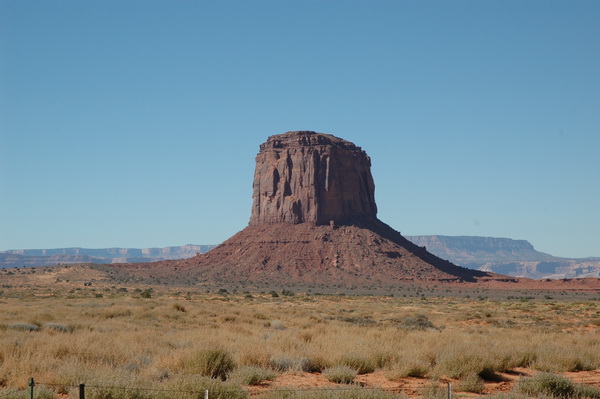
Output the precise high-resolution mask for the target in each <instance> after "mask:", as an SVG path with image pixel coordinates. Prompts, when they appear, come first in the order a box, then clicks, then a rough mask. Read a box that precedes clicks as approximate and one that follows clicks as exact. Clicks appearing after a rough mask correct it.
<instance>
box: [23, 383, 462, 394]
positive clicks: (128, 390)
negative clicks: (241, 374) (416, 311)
mask: <svg viewBox="0 0 600 399" xmlns="http://www.w3.org/2000/svg"><path fill="white" fill-rule="evenodd" d="M428 389H429V390H430V392H429V394H426V395H425V396H428V397H435V398H438V399H451V398H452V396H453V395H452V385H451V384H450V383H445V384H442V385H440V384H437V385H435V384H433V385H431V386H430V387H429V388H428ZM252 391H253V390H251V389H243V388H241V387H237V386H234V385H231V386H229V387H227V386H226V385H223V386H222V387H218V388H216V389H215V388H213V389H210V388H197V389H166V388H165V389H162V388H149V387H139V386H132V385H131V386H130V385H127V386H125V385H97V384H83V383H82V384H77V385H75V384H58V383H46V382H39V381H35V380H34V379H33V378H30V379H29V381H28V383H27V398H28V399H52V398H54V397H55V395H56V394H59V395H61V397H63V398H64V397H65V396H66V397H68V398H78V399H86V398H87V399H175V398H177V399H246V398H248V397H249V396H251V394H255V395H260V394H264V395H268V398H269V399H327V398H333V399H346V398H348V399H393V398H402V397H406V394H405V390H403V389H402V388H399V387H394V388H386V389H382V388H377V387H365V386H361V385H358V384H349V385H346V386H339V387H306V388H283V387H268V388H264V389H261V388H260V387H258V388H257V389H255V390H254V392H252ZM21 397H22V396H21Z"/></svg>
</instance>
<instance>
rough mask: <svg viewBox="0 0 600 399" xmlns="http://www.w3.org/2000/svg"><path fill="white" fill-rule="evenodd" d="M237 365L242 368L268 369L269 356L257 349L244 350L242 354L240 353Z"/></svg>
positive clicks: (269, 363)
mask: <svg viewBox="0 0 600 399" xmlns="http://www.w3.org/2000/svg"><path fill="white" fill-rule="evenodd" d="M238 359H239V363H240V364H241V365H244V366H256V367H262V368H266V367H270V365H271V362H270V359H271V355H270V354H269V353H268V352H267V351H265V350H262V349H259V348H252V347H250V348H244V350H243V352H242V353H240V355H239V357H238Z"/></svg>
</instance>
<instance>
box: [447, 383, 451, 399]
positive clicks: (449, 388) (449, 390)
mask: <svg viewBox="0 0 600 399" xmlns="http://www.w3.org/2000/svg"><path fill="white" fill-rule="evenodd" d="M448 399H452V384H450V383H448Z"/></svg>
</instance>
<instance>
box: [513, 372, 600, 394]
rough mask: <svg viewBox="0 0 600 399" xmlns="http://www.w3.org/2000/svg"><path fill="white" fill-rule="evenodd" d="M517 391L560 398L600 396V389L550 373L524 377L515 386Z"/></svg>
mask: <svg viewBox="0 0 600 399" xmlns="http://www.w3.org/2000/svg"><path fill="white" fill-rule="evenodd" d="M515 390H516V391H517V392H520V393H523V394H526V395H528V396H539V395H548V396H553V397H560V398H582V397H585V398H600V389H598V388H596V387H592V386H586V385H581V384H574V383H573V382H572V381H571V380H569V379H567V378H564V377H561V376H558V375H555V374H550V373H539V374H536V375H534V376H533V377H530V378H523V379H522V380H520V381H519V382H518V383H517V385H516V386H515Z"/></svg>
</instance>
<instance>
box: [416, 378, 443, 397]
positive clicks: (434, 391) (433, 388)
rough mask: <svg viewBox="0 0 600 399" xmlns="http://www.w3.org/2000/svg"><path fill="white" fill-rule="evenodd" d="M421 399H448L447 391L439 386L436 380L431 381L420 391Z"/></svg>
mask: <svg viewBox="0 0 600 399" xmlns="http://www.w3.org/2000/svg"><path fill="white" fill-rule="evenodd" d="M421 396H422V397H423V399H446V398H447V397H448V389H447V388H446V387H442V386H440V383H439V381H438V380H431V381H429V383H428V384H427V385H425V386H424V387H423V388H422V389H421Z"/></svg>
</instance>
